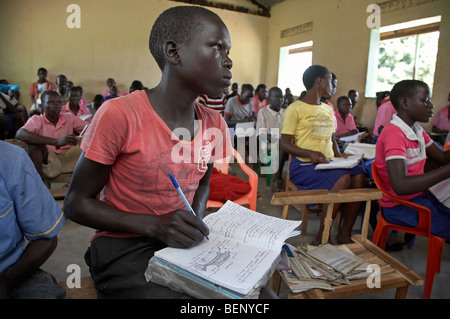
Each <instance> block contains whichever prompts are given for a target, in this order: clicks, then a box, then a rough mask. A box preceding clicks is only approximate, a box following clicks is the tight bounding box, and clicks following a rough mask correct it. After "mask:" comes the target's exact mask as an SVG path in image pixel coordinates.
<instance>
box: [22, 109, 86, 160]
mask: <svg viewBox="0 0 450 319" xmlns="http://www.w3.org/2000/svg"><path fill="white" fill-rule="evenodd" d="M89 114H90V113H89ZM86 124H88V122H86V121H83V120H82V119H80V118H79V117H77V116H75V115H73V113H72V112H70V113H60V114H59V118H58V122H57V123H56V126H55V125H53V123H51V122H50V121H49V120H48V119H47V117H46V116H45V113H44V114H40V115H33V116H32V117H30V118H29V119H28V120H27V122H26V123H25V124H24V126H22V128H23V129H25V130H27V131H30V132H32V133H35V134H39V135H42V136H47V137H52V138H61V137H64V136H66V135H69V134H73V132H74V131H75V132H77V133H81V131H82V130H83V129H84V127H85V126H86ZM47 147H48V148H49V149H51V150H52V151H53V152H54V153H55V154H61V153H62V152H63V151H64V150H67V149H69V148H71V147H72V145H64V146H61V147H60V148H56V146H54V145H47Z"/></svg>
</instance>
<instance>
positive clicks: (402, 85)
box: [390, 80, 429, 110]
mask: <svg viewBox="0 0 450 319" xmlns="http://www.w3.org/2000/svg"><path fill="white" fill-rule="evenodd" d="M419 86H422V87H424V88H427V89H428V90H429V86H428V84H426V83H425V82H423V81H419V80H403V81H400V82H398V83H396V84H395V85H394V87H393V88H392V90H391V94H390V97H391V103H392V105H393V106H394V108H395V109H396V110H398V109H399V108H400V104H401V102H400V101H401V100H402V99H405V98H408V97H410V96H411V95H413V94H414V90H415V89H416V88H417V87H419Z"/></svg>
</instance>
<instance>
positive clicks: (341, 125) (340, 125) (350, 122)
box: [334, 112, 356, 136]
mask: <svg viewBox="0 0 450 319" xmlns="http://www.w3.org/2000/svg"><path fill="white" fill-rule="evenodd" d="M334 116H335V117H336V123H337V129H336V136H341V135H342V134H345V133H347V132H348V131H351V130H356V124H355V118H354V117H353V115H351V114H350V113H349V114H347V117H346V118H345V122H344V120H343V118H342V116H341V113H339V112H335V113H334Z"/></svg>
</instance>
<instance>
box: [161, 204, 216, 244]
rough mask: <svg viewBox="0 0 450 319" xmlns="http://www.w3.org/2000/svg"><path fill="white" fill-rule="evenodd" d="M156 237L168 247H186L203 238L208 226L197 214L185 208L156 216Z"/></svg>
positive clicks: (207, 232) (207, 231) (206, 233)
mask: <svg viewBox="0 0 450 319" xmlns="http://www.w3.org/2000/svg"><path fill="white" fill-rule="evenodd" d="M158 220H159V225H157V230H156V233H157V237H158V239H159V240H161V241H162V242H164V243H166V244H167V245H168V246H170V247H175V248H186V247H190V246H193V245H195V244H197V243H199V242H201V241H202V240H203V238H205V236H207V235H208V234H209V229H208V226H206V224H205V223H204V222H203V221H202V220H201V219H200V218H198V217H197V216H194V215H192V214H191V213H189V212H187V211H185V210H176V211H174V212H171V213H168V214H164V215H160V216H158Z"/></svg>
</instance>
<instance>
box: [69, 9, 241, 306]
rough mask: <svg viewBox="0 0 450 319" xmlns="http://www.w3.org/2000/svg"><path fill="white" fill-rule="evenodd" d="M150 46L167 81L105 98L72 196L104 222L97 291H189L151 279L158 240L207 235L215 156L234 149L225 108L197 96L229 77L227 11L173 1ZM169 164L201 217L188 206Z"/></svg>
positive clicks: (126, 294) (85, 216) (89, 258)
mask: <svg viewBox="0 0 450 319" xmlns="http://www.w3.org/2000/svg"><path fill="white" fill-rule="evenodd" d="M180 31H181V32H180ZM211 39H214V41H211ZM149 46H150V51H151V53H152V55H153V57H154V58H155V60H156V62H157V64H158V66H159V67H160V69H161V71H162V77H161V81H160V83H159V84H158V85H157V86H156V87H154V88H152V89H150V90H148V91H144V90H142V91H136V92H134V93H133V94H129V95H127V96H124V97H121V98H119V99H111V100H108V101H106V102H105V103H104V104H103V105H102V106H101V107H100V109H99V110H98V111H97V113H96V115H95V117H94V119H93V121H92V124H91V125H90V127H89V129H88V130H87V131H86V135H85V136H84V138H83V140H82V145H81V147H82V149H83V151H84V152H83V154H82V155H81V157H80V159H79V161H78V164H77V167H76V169H75V172H74V174H73V177H72V181H71V183H70V186H69V189H68V193H67V196H66V199H65V202H64V211H65V213H66V215H67V216H68V217H69V218H70V219H72V220H74V221H75V222H78V223H80V224H83V225H86V226H89V227H92V228H96V229H97V230H98V231H97V233H96V236H95V237H94V238H93V239H92V241H91V246H90V247H89V249H88V251H87V252H86V255H85V260H86V262H87V264H88V265H89V267H90V271H91V275H92V278H93V280H94V282H95V287H96V288H97V291H98V297H99V298H180V297H181V296H182V294H180V293H177V292H175V291H172V290H170V289H169V288H166V287H163V286H160V285H157V284H155V283H153V282H147V281H146V280H145V278H144V271H145V270H146V268H147V265H148V261H149V260H150V258H151V257H152V256H153V254H154V252H155V251H156V250H159V249H161V248H164V247H166V246H172V247H179V248H184V247H189V246H192V245H195V244H198V243H199V242H200V241H202V240H203V239H204V237H205V236H206V235H208V233H209V230H208V228H207V226H206V225H205V224H204V223H203V221H202V220H201V218H203V216H204V214H205V210H206V202H207V200H208V195H209V179H210V176H211V173H212V170H213V165H214V164H213V162H214V160H218V159H222V158H224V157H227V156H230V155H231V154H232V146H231V141H230V137H229V133H228V127H227V125H226V123H225V121H224V119H223V117H222V116H220V114H219V113H218V112H216V111H214V110H210V109H208V108H206V107H203V106H201V105H199V104H198V103H196V99H197V97H198V96H199V95H200V94H201V93H205V94H208V95H211V96H216V95H219V94H220V93H221V92H223V90H224V89H225V88H226V87H227V86H229V85H230V84H231V83H230V80H229V79H230V78H231V71H230V69H231V67H232V65H233V63H232V61H231V60H230V58H229V57H228V53H229V50H230V47H231V42H230V36H229V33H228V30H227V28H226V26H225V25H224V23H223V22H222V20H221V19H220V18H219V17H218V16H217V15H216V14H215V13H213V12H212V11H210V10H207V9H205V8H203V7H196V6H181V7H178V6H177V7H172V8H170V9H167V10H166V11H164V12H163V13H162V14H161V15H160V16H159V17H158V18H157V20H156V21H155V23H154V24H153V27H152V31H151V34H150V41H149ZM200 124H201V125H200ZM180 128H181V131H183V134H182V136H180V135H178V134H177V133H175V132H178V131H180ZM219 133H220V134H219ZM175 134H177V135H175ZM181 148H183V149H184V152H179V151H176V150H180V149H181ZM174 150H175V151H174ZM199 150H201V151H202V152H201V157H199ZM169 173H172V174H173V175H174V176H175V178H176V179H177V180H178V183H179V184H180V185H181V187H182V189H183V192H184V194H185V195H186V198H187V200H188V201H189V203H190V204H191V206H192V208H193V210H194V211H195V212H196V214H197V216H198V217H197V216H194V215H193V214H191V213H189V212H188V211H187V210H186V207H185V206H184V203H183V201H182V200H181V198H180V196H179V195H178V193H177V191H176V190H175V188H174V187H173V185H172V183H171V180H170V178H169ZM99 193H100V197H99V198H97V194H99Z"/></svg>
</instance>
